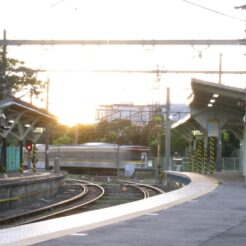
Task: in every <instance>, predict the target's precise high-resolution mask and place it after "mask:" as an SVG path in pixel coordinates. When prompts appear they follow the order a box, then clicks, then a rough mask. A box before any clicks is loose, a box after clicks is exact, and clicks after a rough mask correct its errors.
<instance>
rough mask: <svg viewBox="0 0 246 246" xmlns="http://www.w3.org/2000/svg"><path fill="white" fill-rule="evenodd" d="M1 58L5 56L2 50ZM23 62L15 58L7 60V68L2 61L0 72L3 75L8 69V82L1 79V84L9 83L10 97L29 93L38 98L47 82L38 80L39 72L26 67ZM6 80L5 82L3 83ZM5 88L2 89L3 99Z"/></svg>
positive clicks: (0, 62)
mask: <svg viewBox="0 0 246 246" xmlns="http://www.w3.org/2000/svg"><path fill="white" fill-rule="evenodd" d="M0 54H1V57H2V56H3V52H2V50H0ZM24 64H25V63H24V62H23V61H19V60H17V59H14V58H7V59H6V66H5V64H4V63H3V60H2V59H0V71H1V72H2V73H3V70H4V69H5V67H6V71H5V75H6V80H5V79H4V78H3V77H1V78H0V79H1V84H3V83H4V82H5V81H7V84H8V88H7V89H8V91H7V93H8V95H10V96H14V95H16V93H18V92H23V93H26V92H29V93H30V94H31V96H32V95H34V96H38V95H39V94H40V93H42V91H43V90H44V87H45V82H43V81H41V80H38V79H37V72H36V71H34V70H32V69H30V68H28V67H26V66H24ZM3 79H4V81H3ZM3 93H4V91H3V87H0V96H1V98H2V97H3Z"/></svg>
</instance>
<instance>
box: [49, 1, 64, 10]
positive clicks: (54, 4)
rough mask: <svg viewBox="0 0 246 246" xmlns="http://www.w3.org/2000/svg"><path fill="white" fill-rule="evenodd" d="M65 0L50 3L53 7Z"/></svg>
mask: <svg viewBox="0 0 246 246" xmlns="http://www.w3.org/2000/svg"><path fill="white" fill-rule="evenodd" d="M64 1H65V0H60V1H58V2H55V3H53V4H51V5H50V8H53V7H55V6H56V5H58V4H60V3H62V2H64Z"/></svg>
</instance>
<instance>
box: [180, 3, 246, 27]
mask: <svg viewBox="0 0 246 246" xmlns="http://www.w3.org/2000/svg"><path fill="white" fill-rule="evenodd" d="M182 1H183V2H186V3H188V4H191V5H193V6H196V7H198V8H202V9H205V10H208V11H210V12H213V13H216V14H219V15H222V16H225V17H228V18H231V19H234V20H237V21H241V22H244V23H246V20H244V19H241V18H238V17H235V16H232V15H229V14H225V13H223V12H221V11H218V10H214V9H211V8H208V7H206V6H203V5H200V4H198V3H194V2H191V1H188V0H182Z"/></svg>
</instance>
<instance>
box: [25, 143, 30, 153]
mask: <svg viewBox="0 0 246 246" xmlns="http://www.w3.org/2000/svg"><path fill="white" fill-rule="evenodd" d="M25 147H26V150H27V151H28V152H31V151H32V143H31V142H27V143H26V145H25Z"/></svg>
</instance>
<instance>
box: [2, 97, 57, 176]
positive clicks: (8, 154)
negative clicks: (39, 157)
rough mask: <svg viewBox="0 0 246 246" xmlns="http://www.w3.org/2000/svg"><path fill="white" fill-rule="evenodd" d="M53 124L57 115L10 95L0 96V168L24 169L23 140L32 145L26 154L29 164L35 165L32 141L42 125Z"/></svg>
mask: <svg viewBox="0 0 246 246" xmlns="http://www.w3.org/2000/svg"><path fill="white" fill-rule="evenodd" d="M54 124H57V118H56V117H55V116H54V115H52V114H50V113H49V112H48V111H46V110H44V109H41V108H38V107H36V106H34V105H32V104H30V103H27V102H24V101H22V100H20V99H17V98H13V97H12V98H7V99H5V100H1V101H0V141H1V142H0V143H1V152H0V156H1V158H0V160H1V161H0V172H1V173H2V174H6V173H8V172H11V171H20V172H23V147H24V145H25V144H26V143H31V145H32V153H29V154H30V156H29V158H30V159H31V162H32V168H33V167H34V168H35V161H36V160H35V150H36V148H35V144H36V143H37V141H38V140H39V139H40V137H41V136H42V135H43V134H44V133H45V129H48V127H49V126H51V125H54ZM30 152H31V151H30ZM34 171H35V170H34Z"/></svg>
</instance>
